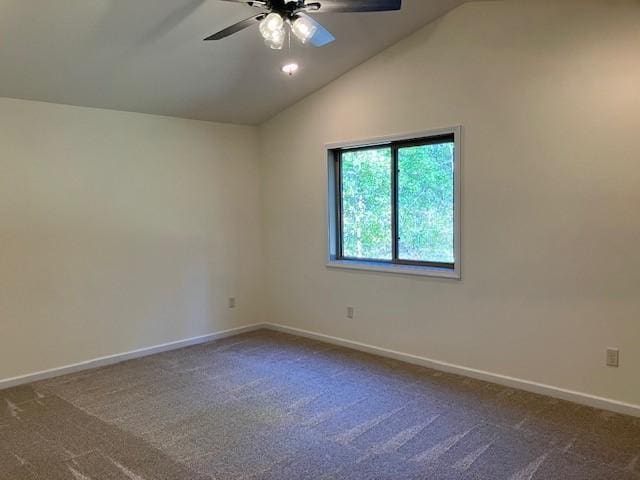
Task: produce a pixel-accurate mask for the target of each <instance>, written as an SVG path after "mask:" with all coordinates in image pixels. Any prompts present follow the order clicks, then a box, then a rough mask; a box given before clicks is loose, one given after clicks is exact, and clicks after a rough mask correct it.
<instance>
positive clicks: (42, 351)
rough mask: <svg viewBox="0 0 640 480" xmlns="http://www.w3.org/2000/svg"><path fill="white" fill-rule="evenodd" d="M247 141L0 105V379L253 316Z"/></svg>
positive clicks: (254, 213) (233, 131) (252, 156)
mask: <svg viewBox="0 0 640 480" xmlns="http://www.w3.org/2000/svg"><path fill="white" fill-rule="evenodd" d="M256 148H257V136H256V131H255V129H254V128H250V127H236V126H225V125H216V124H212V123H205V122H196V121H187V120H178V119H171V118H163V117H153V116H148V115H140V114H131V113H122V112H113V111H106V110H94V109H87V108H77V107H67V106H60V105H51V104H45V103H35V102H25V101H18V100H9V99H0V379H5V378H9V377H13V376H17V375H22V374H26V373H32V372H35V371H39V370H43V369H50V368H54V367H59V366H62V365H67V364H71V363H74V362H79V361H84V360H89V359H92V358H95V357H99V356H102V355H110V354H115V353H120V352H125V351H129V350H133V349H137V348H141V347H146V346H151V345H157V344H161V343H164V342H170V341H174V340H180V339H185V338H189V337H194V336H198V335H203V334H207V333H210V332H215V331H220V330H224V329H227V328H232V327H236V326H240V325H245V324H250V323H254V322H260V321H262V320H263V319H262V316H261V312H262V279H261V271H262V270H261V267H260V265H261V259H262V255H261V252H260V250H261V239H260V228H259V209H258V205H259V203H258V192H259V178H258V175H259V171H258V165H257V157H258V155H257V150H256ZM230 296H235V297H237V302H238V307H237V309H235V310H229V309H228V308H227V298H228V297H230Z"/></svg>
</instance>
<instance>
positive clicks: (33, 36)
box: [0, 0, 465, 124]
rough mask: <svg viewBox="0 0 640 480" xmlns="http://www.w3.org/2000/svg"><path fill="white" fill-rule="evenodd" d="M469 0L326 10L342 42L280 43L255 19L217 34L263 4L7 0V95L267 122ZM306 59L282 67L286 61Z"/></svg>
mask: <svg viewBox="0 0 640 480" xmlns="http://www.w3.org/2000/svg"><path fill="white" fill-rule="evenodd" d="M464 1H465V0H404V2H403V8H402V10H401V11H399V12H388V13H376V14H370V13H366V14H365V13H357V14H322V15H320V14H318V15H316V19H318V20H320V21H322V23H323V24H324V25H325V26H326V27H328V28H329V29H330V30H331V31H332V33H333V34H334V35H335V37H336V38H337V41H336V42H335V43H333V44H331V45H329V46H326V47H323V48H312V47H304V46H301V45H299V44H297V43H293V50H292V51H291V52H286V51H273V50H270V49H268V48H267V47H265V46H264V44H263V43H262V39H261V37H260V35H259V33H258V29H257V28H256V27H252V28H250V29H247V30H245V31H242V32H240V33H238V34H236V35H234V36H232V37H230V38H228V39H225V40H222V41H216V42H203V41H202V39H203V38H204V37H206V36H207V35H209V34H211V33H214V32H216V31H217V30H220V29H222V28H224V27H226V26H228V25H229V24H231V23H234V22H236V21H238V20H241V19H244V18H246V17H249V16H250V15H251V14H252V13H254V9H252V8H251V7H249V6H245V5H242V4H235V3H232V2H222V1H218V0H90V1H88V0H53V1H52V0H0V96H3V97H13V98H22V99H30V100H40V101H47V102H55V103H64V104H70V105H82V106H89V107H99V108H109V109H115V110H125V111H135V112H143V113H152V114H160V115H170V116H175V117H184V118H194V119H202V120H212V121H219V122H231V123H243V124H257V123H260V122H262V121H264V120H266V119H268V118H269V117H270V116H272V115H274V114H276V113H277V112H279V111H281V110H283V109H284V108H286V107H287V106H289V105H291V104H293V103H295V102H296V101H297V100H299V99H301V98H302V97H304V96H306V95H308V94H309V93H311V92H313V91H314V90H317V89H318V88H320V87H322V86H323V85H325V84H327V83H328V82H330V81H331V80H333V79H335V78H336V77H338V76H340V75H341V74H343V73H345V72H346V71H348V70H349V69H351V68H352V67H354V66H356V65H358V64H359V63H361V62H363V61H364V60H366V59H367V58H369V57H371V56H373V55H374V54H376V53H377V52H379V51H381V50H383V49H384V48H386V47H388V46H389V45H391V44H393V43H395V42H396V41H398V40H399V39H401V38H403V37H405V36H407V35H408V34H410V33H411V32H413V31H415V30H417V29H418V28H419V27H421V26H422V25H424V24H426V23H428V22H430V21H432V20H434V19H436V18H438V17H439V16H441V15H442V14H444V13H446V12H447V11H449V10H451V9H453V8H455V7H457V6H458V5H460V4H462V3H464ZM289 59H294V60H296V61H297V62H298V63H299V64H300V67H301V70H300V72H299V73H298V74H297V75H296V76H294V77H291V78H290V77H287V76H286V75H284V74H283V73H282V72H281V71H280V67H281V66H282V64H283V63H285V61H286V60H289Z"/></svg>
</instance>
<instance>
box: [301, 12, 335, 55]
mask: <svg viewBox="0 0 640 480" xmlns="http://www.w3.org/2000/svg"><path fill="white" fill-rule="evenodd" d="M297 16H298V17H304V18H305V19H306V20H307V21H309V22H310V23H312V24H313V26H314V27H315V28H316V33H314V34H313V37H311V38H310V39H309V43H310V44H311V45H313V46H314V47H324V46H325V45H328V44H330V43H331V42H335V40H336V37H334V36H333V35H332V34H331V32H330V31H329V30H327V29H326V28H324V27H323V26H322V25H320V24H319V23H318V22H317V21H316V20H315V19H313V18H311V17H310V16H309V15H307V14H306V13H302V12H300V13H298V15H297Z"/></svg>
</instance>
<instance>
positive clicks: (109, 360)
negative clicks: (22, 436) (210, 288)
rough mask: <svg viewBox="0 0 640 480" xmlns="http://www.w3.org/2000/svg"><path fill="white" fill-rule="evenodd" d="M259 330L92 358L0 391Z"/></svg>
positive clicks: (9, 383) (10, 382)
mask: <svg viewBox="0 0 640 480" xmlns="http://www.w3.org/2000/svg"><path fill="white" fill-rule="evenodd" d="M261 328H265V326H264V325H263V324H255V325H248V326H245V327H238V328H231V329H229V330H222V331H220V332H214V333H209V334H207V335H201V336H199V337H192V338H187V339H184V340H177V341H175V342H169V343H163V344H161V345H154V346H151V347H145V348H140V349H138V350H132V351H130V352H124V353H116V354H115V355H109V356H106V357H100V358H94V359H92V360H87V361H84V362H79V363H74V364H73V365H65V366H63V367H58V368H52V369H50V370H44V371H41V372H35V373H29V374H27V375H21V376H19V377H13V378H7V379H5V380H0V390H3V389H5V388H11V387H16V386H18V385H24V384H26V383H32V382H37V381H39V380H46V379H48V378H53V377H59V376H61V375H66V374H69V373H75V372H80V371H82V370H89V369H92V368H98V367H104V366H106V365H113V364H115V363H120V362H124V361H126V360H132V359H134V358H141V357H146V356H149V355H153V354H156V353H161V352H167V351H169V350H177V349H179V348H184V347H190V346H192V345H198V344H201V343H207V342H211V341H212V340H219V339H221V338H226V337H231V336H233V335H239V334H241V333H246V332H252V331H254V330H259V329H261Z"/></svg>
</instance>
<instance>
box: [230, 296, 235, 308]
mask: <svg viewBox="0 0 640 480" xmlns="http://www.w3.org/2000/svg"><path fill="white" fill-rule="evenodd" d="M229 308H236V297H229Z"/></svg>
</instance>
